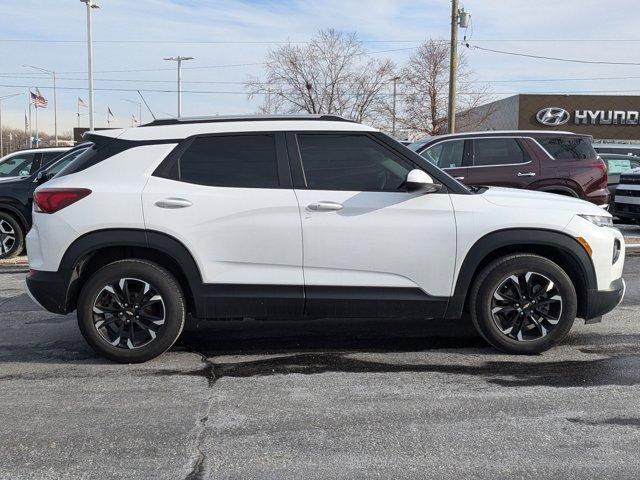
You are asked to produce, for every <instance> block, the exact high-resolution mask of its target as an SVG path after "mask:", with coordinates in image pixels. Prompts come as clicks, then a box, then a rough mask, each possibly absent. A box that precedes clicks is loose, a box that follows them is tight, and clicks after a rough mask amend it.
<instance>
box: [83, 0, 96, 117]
mask: <svg viewBox="0 0 640 480" xmlns="http://www.w3.org/2000/svg"><path fill="white" fill-rule="evenodd" d="M80 1H81V2H82V3H84V4H85V5H86V6H87V66H88V70H89V130H93V58H92V57H93V47H92V44H91V43H92V42H91V9H92V8H100V5H98V3H97V2H95V1H94V0H80Z"/></svg>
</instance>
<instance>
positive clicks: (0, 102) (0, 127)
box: [0, 93, 22, 157]
mask: <svg viewBox="0 0 640 480" xmlns="http://www.w3.org/2000/svg"><path fill="white" fill-rule="evenodd" d="M18 95H22V94H21V93H13V94H11V95H5V96H4V97H0V157H2V152H3V144H2V141H3V139H2V100H4V99H6V98H11V97H17V96H18Z"/></svg>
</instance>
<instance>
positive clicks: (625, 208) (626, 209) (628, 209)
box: [614, 202, 640, 213]
mask: <svg viewBox="0 0 640 480" xmlns="http://www.w3.org/2000/svg"><path fill="white" fill-rule="evenodd" d="M614 209H615V211H616V212H620V213H640V205H634V204H633V203H617V202H616V203H615V204H614Z"/></svg>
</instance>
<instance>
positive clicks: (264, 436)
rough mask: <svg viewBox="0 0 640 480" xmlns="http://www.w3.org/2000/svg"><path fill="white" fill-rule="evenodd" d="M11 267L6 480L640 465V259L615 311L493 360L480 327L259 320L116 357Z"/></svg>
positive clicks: (3, 391) (1, 364) (599, 473)
mask: <svg viewBox="0 0 640 480" xmlns="http://www.w3.org/2000/svg"><path fill="white" fill-rule="evenodd" d="M3 272H7V273H2V274H0V332H1V333H0V426H1V428H0V445H2V448H0V478H2V479H12V480H15V479H66V478H101V479H107V478H114V479H115V478H137V479H139V478H154V479H164V478H167V479H176V478H185V479H204V478H215V479H219V478H225V479H226V478H242V479H249V478H255V479H265V478H452V479H458V478H487V479H496V478H519V479H520V478H536V479H541V478H565V479H569V478H615V479H620V478H637V476H638V473H639V472H640V457H639V456H638V446H639V445H640V400H639V398H640V387H639V384H640V333H639V332H640V318H639V315H638V312H639V310H638V306H639V303H640V256H635V255H632V256H629V257H628V258H627V265H626V268H625V278H626V280H627V284H628V291H627V296H626V299H625V301H624V302H623V304H622V305H621V306H620V307H618V309H616V310H615V311H614V312H612V313H611V314H609V315H607V316H606V317H605V319H604V321H603V322H602V323H601V324H597V325H586V326H585V325H583V324H582V323H583V322H581V321H578V322H576V325H575V327H574V329H573V331H572V333H571V335H570V337H569V338H568V339H567V341H566V342H565V343H564V344H563V345H562V346H560V347H558V348H556V349H554V350H552V351H549V352H547V353H545V354H544V355H540V356H535V357H516V356H508V355H502V354H499V353H496V352H495V351H494V350H492V349H491V348H489V347H487V346H486V345H485V344H484V343H483V341H482V340H481V339H479V338H477V337H476V336H475V334H474V332H473V330H472V328H471V327H470V325H468V324H467V323H466V322H458V323H455V324H452V323H445V322H433V323H430V324H424V322H416V321H411V320H406V321H402V322H397V321H394V322H386V321H331V320H326V321H314V322H305V323H302V322H301V323H296V322H287V323H280V322H255V321H245V322H224V323H216V324H201V325H192V326H191V327H190V329H189V331H187V332H186V333H185V335H184V336H183V338H182V340H181V341H180V343H179V344H178V345H177V346H176V347H174V348H173V349H172V350H171V351H170V352H168V353H166V354H165V355H163V356H162V357H161V358H159V359H157V360H155V361H152V362H149V363H147V364H143V365H116V364H112V363H109V362H107V361H104V360H102V359H100V358H98V357H96V356H95V355H94V354H93V352H92V351H91V350H89V348H88V347H87V346H86V345H85V343H84V341H83V339H82V338H81V336H80V334H79V332H78V330H77V328H76V324H75V316H74V315H69V316H56V315H52V314H50V313H48V312H44V311H40V310H38V308H37V307H36V305H35V304H33V303H32V302H31V300H29V298H28V297H27V295H26V294H25V293H24V291H23V289H22V282H23V279H24V275H25V274H24V273H23V272H21V271H20V268H17V267H16V268H15V269H12V268H5V269H4V270H3ZM12 272H13V273H12Z"/></svg>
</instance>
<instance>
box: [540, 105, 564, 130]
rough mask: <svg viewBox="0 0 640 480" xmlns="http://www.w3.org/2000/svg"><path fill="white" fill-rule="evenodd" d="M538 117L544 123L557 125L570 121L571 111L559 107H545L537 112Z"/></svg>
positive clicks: (551, 125)
mask: <svg viewBox="0 0 640 480" xmlns="http://www.w3.org/2000/svg"><path fill="white" fill-rule="evenodd" d="M536 119H537V120H538V121H539V122H540V123H541V124H543V125H549V126H550V127H557V126H558V125H564V124H565V123H567V122H568V121H569V112H567V111H566V110H565V109H564V108H558V107H548V108H543V109H542V110H540V111H539V112H538V113H537V114H536Z"/></svg>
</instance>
